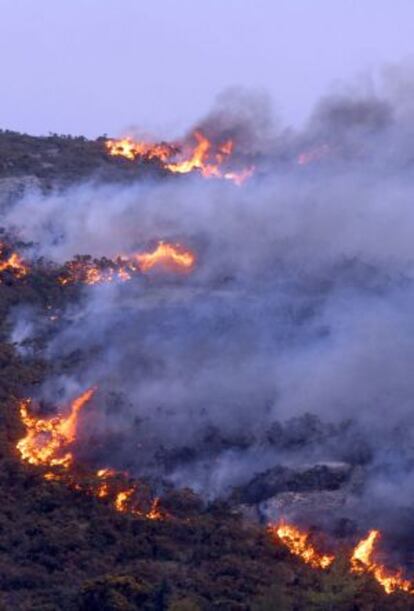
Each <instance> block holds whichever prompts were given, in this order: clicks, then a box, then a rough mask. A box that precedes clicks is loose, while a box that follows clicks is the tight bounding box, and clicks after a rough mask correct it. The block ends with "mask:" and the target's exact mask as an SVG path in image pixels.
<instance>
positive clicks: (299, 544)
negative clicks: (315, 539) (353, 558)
mask: <svg viewBox="0 0 414 611" xmlns="http://www.w3.org/2000/svg"><path fill="white" fill-rule="evenodd" d="M268 530H269V532H270V534H271V535H272V537H273V538H274V539H276V540H277V539H278V540H280V541H281V542H282V543H283V544H284V545H285V546H286V547H287V548H288V549H289V551H290V552H291V554H294V555H295V556H299V557H300V558H301V559H302V560H303V562H305V563H306V564H309V566H311V567H312V568H314V569H326V568H328V567H329V566H330V565H331V564H332V562H333V561H334V560H335V556H331V555H328V554H320V553H319V552H318V551H317V550H316V549H315V547H314V546H313V545H312V543H311V542H310V535H309V533H307V532H306V531H303V530H301V529H299V528H298V527H297V526H294V525H293V524H288V523H287V522H284V521H281V522H279V523H278V524H271V525H269V526H268Z"/></svg>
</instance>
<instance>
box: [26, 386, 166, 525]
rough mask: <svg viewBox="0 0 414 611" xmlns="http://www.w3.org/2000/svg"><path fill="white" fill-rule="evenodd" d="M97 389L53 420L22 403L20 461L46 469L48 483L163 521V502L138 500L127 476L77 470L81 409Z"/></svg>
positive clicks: (88, 390) (80, 396)
mask: <svg viewBox="0 0 414 611" xmlns="http://www.w3.org/2000/svg"><path fill="white" fill-rule="evenodd" d="M95 392H96V388H89V389H87V390H86V391H85V392H83V393H82V394H81V395H79V396H78V397H76V398H75V399H74V400H73V401H72V402H71V404H70V406H69V409H68V414H67V415H66V416H64V415H63V414H60V413H58V414H56V415H55V416H52V417H50V418H41V417H36V416H35V415H33V414H31V413H30V409H29V408H30V401H29V400H25V401H22V402H21V404H20V418H21V421H22V423H23V425H24V426H25V428H26V435H25V436H24V437H23V438H22V439H20V440H19V441H18V442H17V444H16V447H17V450H18V451H19V453H20V456H21V459H22V460H23V461H25V462H28V463H30V464H32V465H36V466H39V467H40V466H41V467H47V469H48V470H47V471H46V472H45V473H44V474H43V477H44V478H45V479H46V480H47V481H60V482H63V483H65V484H66V485H68V486H69V487H70V488H72V489H74V490H77V491H80V492H85V493H87V494H91V495H93V496H95V497H96V498H98V499H108V500H109V501H110V502H111V504H112V506H113V507H114V509H116V510H117V511H119V512H121V513H128V514H131V515H135V516H140V517H143V518H146V519H149V520H163V519H166V518H167V513H166V512H165V511H164V510H163V509H162V508H161V506H160V500H159V499H158V498H154V499H152V500H151V502H148V501H146V502H145V501H144V502H142V501H141V500H140V499H139V486H138V484H136V483H131V482H130V481H129V478H128V474H126V473H121V472H118V471H115V470H114V469H109V468H104V469H99V470H98V471H96V472H95V473H92V474H91V473H89V472H86V473H85V471H82V470H78V469H76V465H75V464H74V457H73V453H72V452H71V449H70V447H71V444H73V443H74V441H75V440H76V437H77V429H78V419H79V414H80V412H81V410H82V409H83V408H84V407H85V406H86V405H87V404H88V403H89V402H90V401H91V399H92V397H93V396H94V394H95Z"/></svg>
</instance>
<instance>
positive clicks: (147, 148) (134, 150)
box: [106, 138, 175, 161]
mask: <svg viewBox="0 0 414 611" xmlns="http://www.w3.org/2000/svg"><path fill="white" fill-rule="evenodd" d="M106 148H107V151H108V153H109V154H110V155H112V156H113V157H125V159H130V160H132V161H133V160H134V159H136V158H137V157H147V159H159V160H160V161H166V160H167V159H168V158H169V157H171V155H173V154H174V152H175V149H174V147H172V146H171V145H169V144H150V143H148V142H135V141H134V140H132V138H122V139H121V140H108V141H107V142H106Z"/></svg>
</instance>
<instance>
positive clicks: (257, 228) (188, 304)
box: [5, 93, 414, 530]
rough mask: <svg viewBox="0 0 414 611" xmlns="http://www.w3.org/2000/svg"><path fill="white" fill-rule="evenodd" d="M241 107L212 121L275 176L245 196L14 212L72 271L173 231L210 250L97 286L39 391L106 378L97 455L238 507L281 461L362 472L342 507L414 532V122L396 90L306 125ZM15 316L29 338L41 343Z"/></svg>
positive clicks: (133, 200) (194, 179)
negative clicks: (180, 267) (282, 122)
mask: <svg viewBox="0 0 414 611" xmlns="http://www.w3.org/2000/svg"><path fill="white" fill-rule="evenodd" d="M234 95H235V94H234V93H233V94H232V96H234ZM231 99H232V100H234V97H233V98H231ZM243 104H244V106H243ZM234 108H235V106H234V101H232V103H231V111H229V110H228V108H227V102H225V101H224V102H221V104H220V106H219V108H218V110H217V111H215V112H213V113H212V114H211V116H210V117H209V118H207V119H206V121H204V122H202V123H200V126H201V127H202V128H203V129H204V131H205V132H206V133H207V134H208V135H209V136H210V137H211V138H213V139H214V138H215V137H217V134H220V135H222V136H223V137H224V138H226V137H232V138H234V141H235V151H236V154H238V155H240V157H241V158H243V159H248V160H249V161H251V162H252V163H254V164H255V167H256V171H255V174H254V175H253V176H252V177H251V179H250V180H249V181H248V182H246V184H244V185H243V186H242V187H241V188H238V187H235V186H234V185H232V184H227V183H223V182H220V181H215V180H211V181H206V180H203V179H202V178H201V177H199V176H194V175H191V176H186V177H183V178H182V179H181V178H180V179H178V180H175V179H174V180H172V179H171V180H170V179H168V178H166V179H164V180H160V181H157V182H155V181H151V182H140V183H136V184H128V185H123V186H120V185H114V184H101V183H97V182H96V181H91V182H90V183H87V184H81V185H79V186H77V187H76V188H72V189H69V190H66V191H63V192H56V193H53V194H51V195H48V196H43V195H41V194H33V193H30V194H27V195H26V196H25V197H24V198H23V199H22V200H21V201H19V202H17V203H16V204H15V205H14V206H13V207H12V208H10V209H9V210H8V211H7V213H6V221H5V225H6V227H8V228H13V227H14V228H17V229H18V230H19V232H20V235H21V237H22V238H23V239H25V240H33V241H34V242H35V246H34V247H33V248H32V250H31V251H29V254H32V255H35V254H36V255H43V256H46V257H48V258H51V259H53V260H57V261H64V260H66V259H68V258H71V257H73V256H74V255H75V254H77V253H88V254H91V255H94V256H108V257H114V256H116V255H119V254H126V255H127V254H128V253H131V252H133V251H135V250H137V249H139V248H142V247H145V246H148V244H151V241H152V240H159V239H168V240H172V241H179V242H180V243H182V244H184V245H186V246H188V247H191V248H192V249H193V250H194V251H195V253H196V255H197V263H196V266H195V269H194V271H193V272H192V273H191V274H190V275H188V276H185V277H183V276H178V277H174V278H170V277H167V276H164V275H163V274H162V273H157V272H154V273H153V274H150V275H149V276H148V277H146V278H139V279H137V280H136V281H133V282H129V283H117V282H115V283H112V284H109V285H97V286H93V287H85V289H84V291H83V294H82V297H81V300H80V302H79V303H78V304H77V305H71V306H70V307H69V308H68V310H67V312H65V314H64V316H63V321H62V324H61V325H60V326H59V328H58V330H57V331H56V333H55V334H54V335H53V336H52V337H51V339H50V340H49V341H48V344H47V348H46V355H47V357H48V359H49V360H50V361H51V362H52V363H56V364H58V363H60V362H65V363H69V362H70V370H69V372H68V373H67V372H65V373H64V374H63V373H62V370H61V368H59V367H58V366H56V368H55V370H56V374H55V375H52V376H51V378H50V379H49V380H48V381H47V383H46V384H45V385H44V387H43V388H42V389H41V391H40V393H39V394H40V396H41V397H42V398H44V399H46V400H49V401H54V402H56V401H57V400H58V398H59V400H60V398H61V397H62V395H63V396H64V397H67V396H71V395H73V394H74V393H75V392H77V391H78V390H82V389H84V388H85V387H89V386H91V385H97V386H98V388H99V391H98V393H97V399H96V402H95V403H96V407H94V408H93V409H91V410H90V412H85V414H84V420H85V427H84V430H83V431H82V432H81V435H80V440H79V449H78V453H79V454H80V455H81V456H83V458H84V459H85V460H87V461H90V462H92V463H93V462H95V463H96V464H99V462H100V461H101V460H102V458H103V457H105V463H108V462H109V463H110V464H112V465H113V466H114V467H116V468H128V469H129V470H130V471H131V472H132V473H134V474H136V475H149V476H151V477H154V478H155V479H157V480H158V481H160V480H163V481H164V482H165V481H167V482H172V483H174V484H175V485H189V486H192V487H194V488H195V489H196V490H198V491H200V492H204V493H206V494H207V495H208V496H216V495H224V496H228V495H231V494H232V489H233V488H234V487H235V486H243V485H245V484H247V483H248V482H249V481H250V480H251V479H252V478H253V477H254V475H255V474H256V473H260V472H265V471H266V470H267V469H270V468H273V467H275V466H277V465H282V466H283V467H285V468H292V469H293V468H297V467H302V466H303V465H309V464H314V463H320V462H327V461H329V462H332V461H336V462H338V461H340V462H346V463H347V464H349V465H351V467H352V468H354V467H355V468H363V474H362V475H361V476H360V477H361V482H362V483H361V482H360V485H359V486H357V485H356V484H355V486H354V487H353V488H352V489H351V490H350V492H349V496H350V497H351V498H353V499H355V498H358V502H357V507H358V509H356V504H355V501H353V502H351V503H350V504H349V505H347V502H348V501H347V502H345V503H344V505H343V506H342V507H341V508H340V509H335V511H337V512H338V515H341V516H342V515H343V516H348V514H352V517H353V518H354V519H355V517H356V516H359V517H360V519H361V521H362V522H364V521H366V522H367V523H368V522H370V526H372V523H371V522H372V520H373V519H374V520H376V521H377V523H378V524H379V525H380V526H382V527H383V526H384V522H385V521H386V520H387V518H388V520H389V516H390V515H392V516H394V515H395V516H397V517H398V519H399V522H400V525H401V526H400V528H401V529H402V530H404V528H405V526H406V524H407V523H409V524H408V526H409V527H410V529H411V527H412V526H413V525H412V524H411V521H412V518H408V519H407V520H406V517H405V516H406V515H408V514H407V513H406V508H407V507H409V506H410V505H411V503H412V498H413V492H414V469H413V468H412V463H413V458H414V454H413V450H412V447H413V419H414V416H413V411H412V398H413V396H414V378H413V376H412V375H411V364H412V362H413V359H414V322H413V317H412V312H413V308H414V282H413V275H414V266H413V265H414V245H413V240H412V227H413V222H414V208H413V204H412V202H413V197H414V185H413V182H412V173H413V168H414V149H413V147H412V142H411V139H410V137H409V135H410V134H411V133H412V131H413V125H414V123H413V122H412V115H410V113H409V112H408V111H407V108H406V107H405V106H404V109H403V110H404V111H402V110H401V106H400V105H399V99H396V100H393V99H392V98H391V97H390V96H386V97H384V98H381V97H379V96H376V95H373V94H370V95H363V96H361V97H357V96H348V97H347V96H345V95H344V96H342V97H338V96H337V97H333V98H327V99H325V100H323V101H322V102H321V103H320V105H319V106H318V108H317V109H316V111H315V112H314V113H313V115H312V116H311V119H310V121H309V124H308V126H307V127H306V129H304V130H303V131H302V132H294V131H292V130H287V129H281V128H279V129H278V130H276V128H275V127H274V125H273V124H271V118H270V117H269V114H268V110H267V106H266V102H261V101H260V100H259V101H258V100H254V101H253V102H246V100H245V99H242V109H241V110H240V111H237V112H236V111H235V110H234ZM243 109H244V110H243ZM259 111H260V112H259ZM270 124H271V125H270ZM268 125H269V128H268V129H266V127H267V126H268ZM269 135H271V137H269ZM238 145H239V148H238ZM15 318H16V320H17V326H16V328H15V329H16V330H15V333H16V334H17V333H18V337H19V339H20V340H23V339H24V329H28V330H29V332H30V333H34V334H35V335H36V333H39V332H40V331H37V329H36V324H35V323H34V322H33V314H31V313H29V314H27V313H23V314H21V313H19V312H16V314H15ZM26 320H27V324H25V322H26ZM29 320H30V324H29ZM15 337H16V338H17V335H15ZM79 351H80V354H79V358H74V355H76V354H77V353H78V352H79ZM309 414H311V415H309ZM90 439H92V440H93V442H92V443H87V442H88V441H90ZM82 441H84V442H85V443H84V444H82ZM408 526H407V527H408ZM388 528H391V527H390V526H389V525H388Z"/></svg>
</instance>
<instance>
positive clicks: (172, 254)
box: [136, 241, 195, 272]
mask: <svg viewBox="0 0 414 611" xmlns="http://www.w3.org/2000/svg"><path fill="white" fill-rule="evenodd" d="M136 259H137V261H138V263H139V267H140V269H141V270H142V271H143V272H148V271H149V270H150V269H153V268H154V267H161V268H164V269H167V270H171V271H181V272H186V271H190V270H191V269H192V268H193V267H194V263H195V256H194V254H193V253H192V252H191V250H186V249H184V248H183V247H182V246H180V244H170V243H168V242H163V241H160V242H158V245H157V247H156V248H155V249H154V250H153V251H152V252H148V253H142V254H138V255H136Z"/></svg>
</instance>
